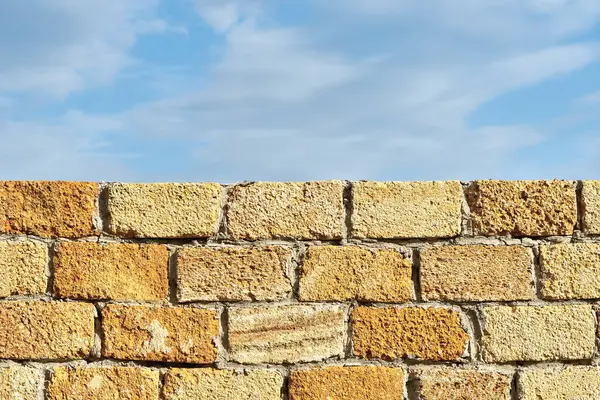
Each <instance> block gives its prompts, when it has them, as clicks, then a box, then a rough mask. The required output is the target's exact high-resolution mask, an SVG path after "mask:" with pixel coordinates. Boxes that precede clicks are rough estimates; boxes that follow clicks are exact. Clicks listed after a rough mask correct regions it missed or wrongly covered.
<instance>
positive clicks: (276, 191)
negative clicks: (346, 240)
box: [227, 181, 344, 240]
mask: <svg viewBox="0 0 600 400" xmlns="http://www.w3.org/2000/svg"><path fill="white" fill-rule="evenodd" d="M343 190H344V186H343V183H342V182H341V181H326V182H256V183H250V184H242V185H237V186H235V187H234V188H233V189H232V190H231V194H230V198H229V210H228V212H227V218H228V230H229V235H230V236H231V237H232V238H234V239H247V240H259V239H273V238H294V239H341V238H342V230H343V225H344V204H343Z"/></svg>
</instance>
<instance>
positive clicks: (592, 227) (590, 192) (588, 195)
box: [581, 181, 600, 235]
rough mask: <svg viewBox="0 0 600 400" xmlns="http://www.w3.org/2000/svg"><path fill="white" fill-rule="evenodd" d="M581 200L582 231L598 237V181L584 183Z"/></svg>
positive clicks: (599, 216) (599, 219)
mask: <svg viewBox="0 0 600 400" xmlns="http://www.w3.org/2000/svg"><path fill="white" fill-rule="evenodd" d="M581 200H582V203H583V230H584V231H585V233H587V234H590V235H600V181H584V182H583V188H582V189H581Z"/></svg>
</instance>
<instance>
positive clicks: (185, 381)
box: [163, 368, 283, 400]
mask: <svg viewBox="0 0 600 400" xmlns="http://www.w3.org/2000/svg"><path fill="white" fill-rule="evenodd" d="M282 386H283V376H282V375H281V374H280V373H279V372H278V371H276V370H272V369H270V370H268V369H262V370H247V371H232V370H218V369H212V368H201V369H179V368H176V369H171V370H170V371H169V372H168V373H167V375H166V377H165V388H164V392H163V393H164V397H165V400H191V399H194V400H248V399H260V400H280V399H281V388H282Z"/></svg>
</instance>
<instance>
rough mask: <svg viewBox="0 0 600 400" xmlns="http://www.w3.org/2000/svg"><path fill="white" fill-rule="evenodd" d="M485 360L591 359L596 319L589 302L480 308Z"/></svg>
mask: <svg viewBox="0 0 600 400" xmlns="http://www.w3.org/2000/svg"><path fill="white" fill-rule="evenodd" d="M482 313H483V338H482V342H483V358H484V359H485V361H488V362H507V361H546V360H548V361H549V360H578V359H591V358H592V356H593V353H594V341H595V336H596V321H595V317H594V312H593V311H592V306H591V305H560V306H493V307H492V306H490V307H484V308H483V312H482Z"/></svg>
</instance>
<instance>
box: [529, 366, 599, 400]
mask: <svg viewBox="0 0 600 400" xmlns="http://www.w3.org/2000/svg"><path fill="white" fill-rule="evenodd" d="M518 382H519V383H518V386H519V389H520V391H521V397H520V399H521V400H573V399H577V400H597V399H600V369H598V367H588V366H568V367H559V368H552V367H550V368H527V369H525V370H523V371H522V372H521V373H520V374H519V380H518Z"/></svg>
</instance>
